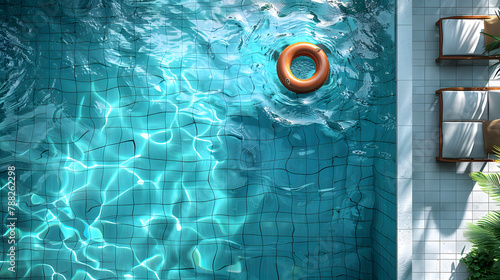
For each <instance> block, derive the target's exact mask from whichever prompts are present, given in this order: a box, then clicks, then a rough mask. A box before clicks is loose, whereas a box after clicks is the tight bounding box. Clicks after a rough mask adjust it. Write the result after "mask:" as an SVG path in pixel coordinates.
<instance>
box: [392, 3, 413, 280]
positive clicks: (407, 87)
mask: <svg viewBox="0 0 500 280" xmlns="http://www.w3.org/2000/svg"><path fill="white" fill-rule="evenodd" d="M412 8H413V1H412V0H396V36H395V37H396V99H397V102H396V104H397V105H396V111H397V116H396V120H397V138H396V139H397V140H396V146H397V160H396V164H397V176H396V188H397V193H396V205H397V206H396V208H397V260H396V261H397V265H396V269H397V279H398V280H409V279H412V243H413V240H412V209H413V207H412V195H413V187H412V173H413V167H412V165H413V160H412V158H413V152H412V149H413V144H412V141H413V137H412V124H413V117H412V114H413V110H412V107H413V106H412V105H413V100H412V95H413V92H412V75H413V71H412V68H413V56H412V53H413V52H412V28H413V26H412V25H413V19H412V14H413V11H412Z"/></svg>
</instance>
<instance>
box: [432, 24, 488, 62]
mask: <svg viewBox="0 0 500 280" xmlns="http://www.w3.org/2000/svg"><path fill="white" fill-rule="evenodd" d="M442 29H443V55H482V53H483V52H484V35H483V34H482V33H481V32H482V31H484V20H483V19H444V20H443V22H442Z"/></svg>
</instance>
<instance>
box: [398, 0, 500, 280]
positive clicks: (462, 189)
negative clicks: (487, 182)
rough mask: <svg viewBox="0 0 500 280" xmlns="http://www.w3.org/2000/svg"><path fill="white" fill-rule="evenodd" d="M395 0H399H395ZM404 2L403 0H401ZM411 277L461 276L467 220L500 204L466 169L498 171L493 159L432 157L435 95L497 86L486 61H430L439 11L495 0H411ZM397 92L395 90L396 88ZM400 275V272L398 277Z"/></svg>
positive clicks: (479, 7) (465, 9) (473, 11)
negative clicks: (474, 160)
mask: <svg viewBox="0 0 500 280" xmlns="http://www.w3.org/2000/svg"><path fill="white" fill-rule="evenodd" d="M398 1H400V0H398ZM403 2H407V1H403ZM412 6H413V9H412V11H413V20H412V23H413V24H412V25H413V27H412V29H413V40H412V42H413V44H412V47H413V50H412V53H413V81H412V87H413V90H412V91H413V98H412V103H413V116H412V117H413V125H412V129H413V147H412V150H413V184H412V187H413V230H412V239H413V252H412V271H413V272H412V275H413V280H420V279H425V280H433V279H446V280H448V279H455V280H462V279H466V278H467V273H466V271H465V267H464V266H463V265H462V264H460V263H459V260H460V258H461V257H462V256H461V254H460V253H461V251H462V249H463V248H464V247H465V252H467V251H468V250H469V249H470V243H468V242H467V240H466V239H465V238H464V236H463V232H464V231H465V229H466V225H467V223H470V222H474V221H477V220H478V219H479V218H481V217H482V216H484V215H485V214H486V213H487V212H488V211H491V210H494V209H500V208H499V207H497V206H496V205H495V203H493V202H492V201H491V200H490V198H489V197H488V196H487V195H485V194H484V193H483V192H482V191H481V190H480V189H479V187H478V186H477V185H476V184H475V183H474V182H473V181H472V180H471V179H470V178H469V176H468V174H469V173H470V172H471V171H479V170H482V171H484V172H492V171H499V169H498V168H497V167H496V164H482V163H474V164H467V163H464V164H453V163H438V162H436V160H435V157H436V156H437V155H438V147H439V138H438V137H439V127H438V119H439V115H438V114H439V101H438V99H437V96H436V94H435V91H436V90H438V89H440V88H445V87H456V86H460V87H472V86H500V79H497V80H494V79H491V76H492V72H493V69H492V68H490V67H489V64H490V63H492V62H488V61H442V62H441V63H436V62H435V61H434V59H435V58H436V57H437V56H438V44H439V34H438V28H437V26H436V25H435V23H436V21H437V20H438V19H439V18H441V17H447V16H455V15H481V14H494V10H495V8H496V7H498V6H500V0H441V1H438V0H425V1H424V0H413V3H412ZM398 94H400V92H399V91H398ZM400 279H402V278H400Z"/></svg>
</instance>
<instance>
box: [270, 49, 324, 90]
mask: <svg viewBox="0 0 500 280" xmlns="http://www.w3.org/2000/svg"><path fill="white" fill-rule="evenodd" d="M301 56H306V57H309V58H310V59H312V60H313V62H314V64H315V68H316V71H314V74H313V75H312V77H310V78H306V79H299V78H297V77H296V76H295V75H294V74H293V73H292V70H291V65H292V62H293V60H294V59H296V58H298V57H301ZM276 71H277V73H278V78H279V79H280V82H281V83H282V84H283V86H285V87H286V88H287V89H288V90H290V91H293V92H295V93H309V92H312V91H315V90H317V89H319V88H320V87H321V86H322V85H323V84H324V83H325V81H326V79H327V78H328V76H329V74H330V65H329V63H328V58H327V57H326V54H325V52H324V51H323V50H322V49H321V48H320V47H318V46H316V45H314V44H311V43H307V42H300V43H295V44H293V45H290V46H288V47H286V48H285V49H284V50H283V52H281V54H280V56H279V58H278V62H277V64H276Z"/></svg>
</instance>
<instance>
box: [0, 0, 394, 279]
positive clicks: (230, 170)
mask: <svg viewBox="0 0 500 280" xmlns="http://www.w3.org/2000/svg"><path fill="white" fill-rule="evenodd" d="M394 18H395V12H394V0H387V1H370V0H351V1H347V0H346V1H266V2H261V1H229V0H228V1H198V2H196V1H164V0H159V1H154V0H150V1H146V0H143V1H129V0H121V1H104V0H103V1H100V0H80V1H70V0H49V1H45V0H40V1H38V0H30V1H21V0H19V1H7V2H5V1H4V2H3V3H1V4H0V24H1V28H0V46H1V47H0V53H1V54H0V67H1V68H0V81H1V85H0V104H1V107H0V108H1V110H0V127H1V130H0V153H1V157H0V172H1V173H0V176H1V182H2V191H1V192H0V199H1V205H2V209H1V212H0V214H1V215H2V216H1V217H2V221H3V224H2V229H3V231H2V232H3V234H4V241H5V242H2V252H1V255H2V258H1V259H0V261H1V267H0V269H1V270H0V277H1V278H2V279H4V278H16V279H58V280H59V279H363V280H366V279H384V280H385V279H395V274H396V268H395V267H396V243H395V242H396V241H395V237H396V222H395V214H396V205H395V172H396V169H395V167H396V165H395V160H396V146H395V143H396V130H395V122H396V120H395V116H396V108H395V102H396V88H395V46H394V45H395V43H394V30H395V24H394ZM300 41H307V42H311V43H315V44H317V45H319V46H320V47H321V48H323V50H324V51H325V52H326V54H327V56H328V58H329V61H330V77H329V79H328V80H327V82H326V84H325V85H324V86H323V87H322V88H320V89H319V90H317V91H315V92H312V93H309V94H306V95H296V94H294V93H292V92H289V91H287V90H286V89H285V88H284V87H283V86H282V85H281V84H280V83H279V80H278V78H277V76H276V69H275V67H276V60H277V58H278V56H279V54H280V52H281V51H282V50H283V49H284V48H285V47H286V46H288V45H290V44H292V43H295V42H300ZM312 67H313V66H312V65H310V62H308V61H307V60H302V61H298V62H297V63H295V64H294V72H295V73H297V75H305V76H307V75H309V74H310V72H311V71H312V69H313V68H312ZM299 72H300V73H299ZM9 166H14V167H15V175H14V177H15V182H16V184H15V199H16V201H17V206H16V207H14V213H13V214H12V215H11V213H10V210H8V208H7V202H8V199H9V197H13V194H9V186H12V184H9V183H8V181H9V179H8V177H9V174H8V169H9ZM10 175H12V174H10ZM10 181H13V179H10ZM9 218H16V219H17V220H15V221H16V226H15V229H12V230H11V228H12V227H9V222H10V221H12V220H11V219H9ZM11 234H13V235H14V236H15V238H14V240H15V241H16V242H15V243H14V244H13V245H14V246H15V250H14V252H15V272H12V271H10V270H9V268H10V267H11V263H10V262H9V260H10V257H9V256H8V255H7V254H8V253H9V252H10V246H12V244H9V243H8V240H9V236H10V235H11Z"/></svg>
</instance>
